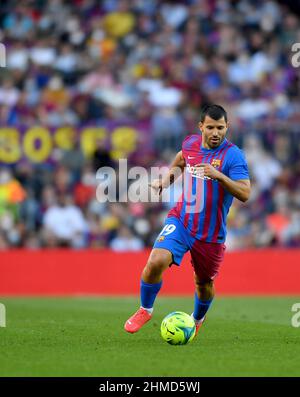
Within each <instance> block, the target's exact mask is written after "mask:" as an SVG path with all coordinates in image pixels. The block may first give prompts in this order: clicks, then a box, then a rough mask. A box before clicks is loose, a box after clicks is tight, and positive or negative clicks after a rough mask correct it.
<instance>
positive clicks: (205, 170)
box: [200, 163, 220, 179]
mask: <svg viewBox="0 0 300 397" xmlns="http://www.w3.org/2000/svg"><path fill="white" fill-rule="evenodd" d="M200 173H201V175H203V177H206V178H210V179H218V178H219V176H220V171H218V170H217V169H216V168H215V167H213V166H212V165H211V164H208V163H206V164H205V163H204V164H201V166H200Z"/></svg>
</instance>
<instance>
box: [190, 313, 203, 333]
mask: <svg viewBox="0 0 300 397" xmlns="http://www.w3.org/2000/svg"><path fill="white" fill-rule="evenodd" d="M192 317H193V314H192ZM193 318H194V317H193ZM194 321H195V319H194ZM204 321H205V317H204V318H203V320H201V321H198V322H196V321H195V324H196V333H195V336H197V334H198V332H199V329H200V328H201V326H202V324H203V323H204Z"/></svg>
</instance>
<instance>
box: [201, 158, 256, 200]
mask: <svg viewBox="0 0 300 397" xmlns="http://www.w3.org/2000/svg"><path fill="white" fill-rule="evenodd" d="M203 174H204V176H208V177H209V178H212V179H215V180H217V181H218V182H219V183H220V184H221V185H222V186H223V187H224V189H226V190H227V191H228V192H229V193H230V194H232V195H233V196H234V197H235V198H237V199H238V200H240V201H242V202H246V201H247V200H248V199H249V197H250V191H251V186H250V181H249V179H240V180H237V181H234V180H233V179H230V178H229V177H228V176H226V175H225V174H223V173H222V172H220V171H218V170H216V169H215V167H213V166H212V165H211V164H205V165H204V166H203Z"/></svg>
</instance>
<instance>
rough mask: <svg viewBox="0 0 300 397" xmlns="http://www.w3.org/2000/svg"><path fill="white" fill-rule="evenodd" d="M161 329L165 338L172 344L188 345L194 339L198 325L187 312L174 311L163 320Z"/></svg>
mask: <svg viewBox="0 0 300 397" xmlns="http://www.w3.org/2000/svg"><path fill="white" fill-rule="evenodd" d="M160 331H161V336H162V338H163V340H165V341H166V342H168V343H169V344H170V345H186V344H187V343H189V342H191V341H192V340H193V339H194V337H195V333H196V325H195V321H194V319H193V318H192V317H191V316H190V315H188V314H187V313H184V312H172V313H170V314H168V315H167V316H166V317H165V318H164V319H163V320H162V323H161V326H160Z"/></svg>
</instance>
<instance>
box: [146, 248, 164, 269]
mask: <svg viewBox="0 0 300 397" xmlns="http://www.w3.org/2000/svg"><path fill="white" fill-rule="evenodd" d="M169 265H170V254H169V253H167V252H166V253H164V252H152V253H151V255H150V257H149V259H148V262H147V265H146V270H148V273H151V274H153V273H155V274H160V273H162V272H163V271H164V270H165V269H166V268H167V267H168V266H169Z"/></svg>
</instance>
